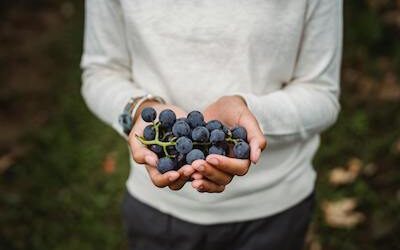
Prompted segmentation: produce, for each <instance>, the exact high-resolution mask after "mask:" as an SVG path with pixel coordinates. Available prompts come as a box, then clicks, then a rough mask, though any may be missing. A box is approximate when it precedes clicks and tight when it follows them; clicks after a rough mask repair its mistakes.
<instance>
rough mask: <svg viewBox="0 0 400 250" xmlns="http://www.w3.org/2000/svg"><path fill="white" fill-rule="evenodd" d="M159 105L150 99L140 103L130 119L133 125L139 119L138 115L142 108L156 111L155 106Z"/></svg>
mask: <svg viewBox="0 0 400 250" xmlns="http://www.w3.org/2000/svg"><path fill="white" fill-rule="evenodd" d="M160 104H161V103H160V102H158V101H155V100H152V99H149V100H146V101H144V102H142V103H141V104H140V105H139V106H138V107H137V110H136V113H135V115H134V117H132V121H133V124H135V123H136V121H137V119H138V118H139V117H140V114H141V113H142V110H143V109H144V108H147V107H152V108H155V109H156V106H158V105H160Z"/></svg>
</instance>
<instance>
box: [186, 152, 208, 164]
mask: <svg viewBox="0 0 400 250" xmlns="http://www.w3.org/2000/svg"><path fill="white" fill-rule="evenodd" d="M200 159H201V160H204V159H205V156H204V153H203V152H202V151H201V150H199V149H192V151H190V152H189V153H188V154H187V155H186V162H187V163H188V164H192V163H193V162H194V161H195V160H200Z"/></svg>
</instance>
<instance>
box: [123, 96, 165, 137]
mask: <svg viewBox="0 0 400 250" xmlns="http://www.w3.org/2000/svg"><path fill="white" fill-rule="evenodd" d="M145 101H156V102H159V103H162V104H165V100H164V99H163V98H161V97H160V96H153V95H151V94H146V95H144V96H139V97H134V98H131V99H130V100H129V101H128V103H127V104H126V105H125V107H124V110H123V111H122V114H120V116H119V117H118V122H119V124H120V125H121V126H122V129H123V131H124V133H125V134H126V135H129V133H130V132H131V130H132V127H133V119H134V118H135V116H136V113H137V111H138V109H139V107H140V105H142V104H143V103H144V102H145Z"/></svg>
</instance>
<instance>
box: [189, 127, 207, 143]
mask: <svg viewBox="0 0 400 250" xmlns="http://www.w3.org/2000/svg"><path fill="white" fill-rule="evenodd" d="M209 137H210V132H208V129H207V128H206V127H202V126H200V127H196V128H195V129H193V131H192V139H193V140H194V141H197V142H207V141H208V138H209Z"/></svg>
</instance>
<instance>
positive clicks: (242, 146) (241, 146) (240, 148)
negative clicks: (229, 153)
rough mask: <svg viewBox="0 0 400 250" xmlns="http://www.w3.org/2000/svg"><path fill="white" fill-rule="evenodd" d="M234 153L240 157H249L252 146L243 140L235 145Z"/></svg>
mask: <svg viewBox="0 0 400 250" xmlns="http://www.w3.org/2000/svg"><path fill="white" fill-rule="evenodd" d="M233 155H234V156H235V157H236V158H238V159H249V156H250V146H249V144H247V142H244V141H241V142H238V143H236V144H235V146H234V147H233Z"/></svg>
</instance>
